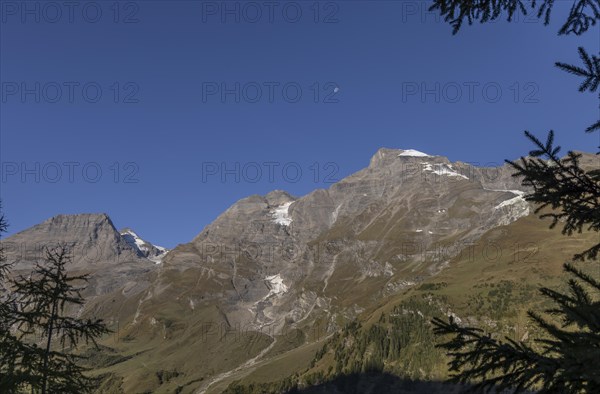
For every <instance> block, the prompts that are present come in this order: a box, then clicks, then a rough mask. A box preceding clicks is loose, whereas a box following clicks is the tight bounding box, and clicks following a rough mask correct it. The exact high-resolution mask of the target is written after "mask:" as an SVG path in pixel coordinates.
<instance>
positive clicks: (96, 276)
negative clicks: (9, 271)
mask: <svg viewBox="0 0 600 394" xmlns="http://www.w3.org/2000/svg"><path fill="white" fill-rule="evenodd" d="M60 245H65V246H67V247H68V248H69V249H70V252H71V259H72V261H71V264H69V265H68V266H67V268H68V269H69V270H70V271H73V272H81V273H83V272H85V273H89V274H90V275H91V278H90V283H89V285H88V288H87V291H86V294H87V295H88V296H96V295H102V294H106V293H109V292H111V291H115V290H116V289H118V288H120V287H121V286H125V285H127V284H128V283H129V282H132V281H139V282H140V283H144V282H145V283H146V286H147V285H149V282H148V281H147V279H145V275H146V274H148V273H149V272H151V271H152V270H153V269H154V268H153V267H152V262H150V261H149V260H148V259H146V258H144V257H143V256H140V255H139V254H138V250H136V249H134V248H133V247H132V246H131V245H130V244H129V243H128V242H127V240H126V239H124V238H123V237H122V236H121V234H119V232H118V231H117V230H116V229H115V227H114V225H113V223H112V221H111V220H110V218H109V217H108V215H106V214H79V215H57V216H54V217H52V218H50V219H48V220H46V221H45V222H43V223H40V224H38V225H36V226H33V227H31V228H29V229H27V230H24V231H21V232H19V233H17V234H14V235H13V236H11V237H8V238H6V239H4V240H2V246H3V248H4V252H5V255H6V258H7V261H9V262H13V263H14V269H15V271H16V272H20V273H26V272H28V271H30V270H31V269H32V268H33V267H34V266H35V264H36V263H38V262H43V260H44V258H45V254H46V252H45V251H46V248H48V249H52V248H55V247H58V246H60Z"/></svg>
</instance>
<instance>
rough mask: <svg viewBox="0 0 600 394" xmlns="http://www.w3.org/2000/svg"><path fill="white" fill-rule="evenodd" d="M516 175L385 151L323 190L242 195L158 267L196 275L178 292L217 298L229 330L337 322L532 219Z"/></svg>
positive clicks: (199, 299)
mask: <svg viewBox="0 0 600 394" xmlns="http://www.w3.org/2000/svg"><path fill="white" fill-rule="evenodd" d="M511 174H512V171H511V169H510V168H509V166H507V165H505V166H502V167H497V168H479V167H474V166H471V165H469V164H466V163H461V162H457V163H451V162H450V161H449V160H448V159H447V158H445V157H442V156H430V155H427V154H423V153H421V152H417V151H413V150H396V149H385V148H383V149H380V150H379V151H377V152H376V153H375V155H374V156H373V157H372V159H371V161H370V164H369V166H368V167H367V168H365V169H363V170H361V171H359V172H357V173H355V174H352V175H350V176H348V177H347V178H344V179H342V180H341V181H340V182H338V183H336V184H334V185H332V186H331V187H330V188H329V189H318V190H315V191H313V192H312V193H310V194H308V195H306V196H304V197H301V198H295V197H293V196H291V195H289V194H287V193H285V192H283V191H274V192H271V193H269V194H267V195H266V196H258V195H254V196H250V197H247V198H245V199H242V200H240V201H238V202H237V203H235V204H234V205H232V206H231V207H230V208H229V209H228V210H227V211H225V212H224V213H223V214H222V215H221V216H219V217H218V218H217V219H216V220H215V221H214V222H213V223H211V224H210V225H208V226H207V227H206V228H205V229H204V230H203V231H202V232H201V233H200V234H199V235H198V236H197V237H196V238H194V239H193V240H192V242H191V243H189V244H185V245H180V246H178V247H177V248H175V249H174V250H173V251H172V252H170V253H169V254H168V255H167V257H166V258H165V263H164V266H163V269H164V270H165V272H173V273H174V274H173V275H175V276H173V275H167V276H168V277H169V278H170V279H169V281H171V282H170V283H171V284H172V281H173V278H176V279H174V280H175V281H183V280H184V279H183V278H184V277H186V276H187V277H190V276H191V277H193V278H194V279H193V282H194V283H195V286H194V289H193V291H185V292H184V291H180V292H179V294H184V293H185V296H186V297H187V298H189V299H190V300H192V301H193V302H194V305H200V304H202V303H205V304H207V305H208V304H210V303H217V304H218V305H219V307H220V309H221V311H222V312H223V313H224V315H225V316H226V317H227V321H228V322H229V323H230V324H232V325H235V324H240V325H242V326H247V327H251V328H253V329H261V328H262V327H265V326H268V327H270V328H272V329H273V330H274V331H273V332H275V333H277V332H280V331H281V330H283V329H284V328H286V327H299V326H301V325H302V324H307V323H309V322H311V321H313V320H315V319H317V318H325V319H329V320H330V322H331V327H330V329H333V328H335V327H334V323H333V320H335V319H333V316H334V315H335V314H338V315H343V316H347V317H352V316H353V315H355V314H356V313H357V312H356V311H359V310H362V309H363V308H365V307H368V306H370V305H372V304H373V303H375V302H376V301H377V300H378V299H380V298H381V297H384V296H387V295H389V294H391V293H393V292H395V291H401V290H402V289H404V288H406V286H410V285H414V284H416V283H418V282H419V281H421V280H423V278H425V277H427V276H430V275H434V274H435V273H437V272H439V271H440V270H441V269H443V267H444V264H446V263H447V261H448V260H450V259H451V258H452V257H454V256H456V255H457V254H459V253H461V251H462V250H464V249H465V248H467V247H468V246H469V245H471V244H472V243H474V242H476V241H477V239H478V238H479V237H480V236H481V235H482V234H483V233H484V232H486V231H488V230H489V229H491V228H494V227H497V226H501V225H505V224H508V223H511V222H512V221H515V220H518V219H519V218H520V217H522V216H526V215H528V214H529V204H528V203H527V202H526V201H525V200H524V199H523V198H522V195H523V194H524V192H525V191H526V190H525V189H524V188H523V187H522V186H521V185H520V183H519V180H518V179H515V178H513V177H512V176H511ZM440 250H441V251H440ZM175 273H177V274H175ZM165 277H166V276H165V275H163V278H165ZM172 287H173V286H172V285H170V284H169V283H166V279H163V280H162V281H161V283H160V286H156V288H157V289H158V288H160V289H163V290H164V289H169V288H172ZM166 294H167V293H165V297H166ZM155 296H157V297H158V298H159V299H160V298H161V294H160V291H157V292H156V293H155ZM164 301H165V302H168V301H167V299H166V298H165V299H164ZM333 311H336V312H335V313H334V312H333Z"/></svg>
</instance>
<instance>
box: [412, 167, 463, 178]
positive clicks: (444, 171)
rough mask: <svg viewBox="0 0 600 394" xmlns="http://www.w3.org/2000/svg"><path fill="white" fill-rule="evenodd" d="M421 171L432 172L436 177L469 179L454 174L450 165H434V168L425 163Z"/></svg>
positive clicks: (456, 173)
mask: <svg viewBox="0 0 600 394" xmlns="http://www.w3.org/2000/svg"><path fill="white" fill-rule="evenodd" d="M423 170H425V171H430V172H433V173H434V174H436V175H446V176H456V177H461V178H465V179H469V177H467V176H465V175H463V174H459V173H458V172H456V171H455V170H454V168H453V167H452V165H450V164H435V167H434V166H432V165H431V164H430V163H427V164H425V166H424V167H423Z"/></svg>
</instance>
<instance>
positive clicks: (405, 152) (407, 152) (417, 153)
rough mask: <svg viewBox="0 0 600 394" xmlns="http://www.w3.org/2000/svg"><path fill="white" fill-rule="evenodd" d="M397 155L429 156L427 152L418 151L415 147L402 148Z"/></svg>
mask: <svg viewBox="0 0 600 394" xmlns="http://www.w3.org/2000/svg"><path fill="white" fill-rule="evenodd" d="M398 156H411V157H431V155H428V154H427V153H423V152H420V151H418V150H415V149H404V150H403V151H402V152H401V153H399V154H398Z"/></svg>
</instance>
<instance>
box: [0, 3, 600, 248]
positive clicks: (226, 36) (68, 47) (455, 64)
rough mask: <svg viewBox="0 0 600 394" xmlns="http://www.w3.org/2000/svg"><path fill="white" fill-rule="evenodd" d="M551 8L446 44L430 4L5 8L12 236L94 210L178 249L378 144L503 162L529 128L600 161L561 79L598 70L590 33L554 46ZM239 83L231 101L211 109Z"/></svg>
mask: <svg viewBox="0 0 600 394" xmlns="http://www.w3.org/2000/svg"><path fill="white" fill-rule="evenodd" d="M36 3H37V4H38V6H39V7H41V8H40V9H38V10H36V9H35V7H36ZM559 3H560V8H561V10H559V9H556V10H555V14H554V16H553V19H552V22H553V23H552V24H551V25H550V26H548V27H544V26H543V24H542V23H540V22H536V21H535V20H533V21H532V20H525V19H524V18H523V17H522V16H521V17H520V18H519V20H517V21H516V22H513V23H506V22H496V23H493V24H487V25H474V26H471V27H468V26H465V28H463V30H462V31H461V32H459V34H458V35H457V36H452V35H451V28H450V26H448V25H447V24H445V23H443V22H442V21H441V20H440V19H439V17H437V18H436V17H435V16H434V15H426V14H425V11H426V8H427V7H428V6H429V2H412V1H337V2H319V3H316V4H317V8H315V2H314V1H297V2H286V1H281V2H277V5H275V6H274V8H270V6H266V5H265V4H266V3H264V2H262V1H261V2H257V3H252V5H250V6H247V5H246V4H247V3H245V2H235V1H228V2H201V1H172V0H169V1H138V2H121V3H119V6H118V7H116V8H115V6H114V2H113V1H97V2H91V4H90V3H89V2H80V3H77V5H76V6H74V7H73V8H72V9H68V8H66V7H65V6H60V7H62V8H61V9H55V8H52V7H50V6H47V7H46V8H44V7H43V5H44V4H45V2H26V3H25V2H7V1H4V0H2V1H1V2H0V5H1V6H2V14H1V17H2V20H1V21H0V79H1V81H2V97H1V102H0V106H1V110H0V111H1V113H0V127H1V129H0V154H1V160H0V161H1V162H2V174H1V175H2V179H1V180H0V181H1V183H0V188H1V190H0V198H1V199H2V201H3V206H4V211H5V212H6V215H7V217H8V219H9V222H10V225H11V227H10V233H14V232H16V231H20V230H23V229H25V228H27V227H29V226H31V225H34V224H36V223H39V222H41V221H43V220H45V219H47V218H49V217H51V216H53V215H56V214H59V213H83V212H106V213H108V214H109V215H110V216H111V218H112V219H113V221H114V222H115V224H116V226H117V227H125V226H130V227H132V228H134V229H135V230H136V231H137V232H138V233H139V234H140V235H141V236H143V237H144V238H146V239H148V240H150V241H152V242H154V243H157V244H159V245H164V246H167V247H173V246H175V245H176V244H177V243H183V242H187V241H189V240H190V239H192V238H193V237H194V236H195V235H196V234H198V233H199V232H200V231H201V229H202V228H203V227H204V226H205V225H207V224H208V223H210V222H211V221H212V220H214V219H215V218H216V217H217V216H218V215H219V214H220V213H221V212H222V211H224V210H225V209H226V208H227V207H229V206H230V205H231V204H233V203H234V202H235V201H237V200H238V199H240V198H243V197H245V196H248V195H251V194H255V193H259V194H266V193H268V192H269V191H270V190H273V189H284V190H287V191H289V192H290V193H292V194H294V195H298V196H300V195H303V194H306V193H308V192H310V191H311V190H314V189H315V188H320V187H328V186H329V183H328V182H329V181H331V180H334V179H339V178H342V177H344V176H346V175H349V174H351V173H353V172H355V171H357V170H359V169H361V168H363V167H365V166H367V165H368V162H369V159H370V157H371V156H372V155H373V154H374V153H375V151H376V150H377V149H378V148H380V147H390V148H414V149H418V150H421V151H424V152H427V153H431V154H440V155H445V156H448V157H449V158H450V159H451V160H461V161H465V162H475V163H480V164H485V163H501V162H502V161H503V159H505V158H517V157H518V156H520V155H522V154H525V153H526V152H527V151H528V150H529V148H530V145H529V143H528V142H527V141H526V140H525V139H524V137H523V136H522V132H523V130H525V129H528V130H530V131H532V132H534V133H536V134H538V135H544V136H545V134H546V132H547V131H548V130H549V129H550V128H553V129H554V130H555V131H556V133H557V139H558V142H559V143H560V144H561V145H562V146H563V148H564V149H579V150H585V151H594V152H595V151H596V149H597V146H598V134H597V133H596V134H594V135H590V134H585V133H584V131H583V130H584V129H585V127H587V126H588V125H589V124H591V123H592V122H593V121H595V120H596V119H597V115H598V102H597V96H594V95H592V94H581V93H578V92H577V86H578V84H579V82H580V81H579V80H578V79H577V78H575V77H572V76H569V75H567V74H565V73H563V72H561V71H559V70H557V69H556V68H555V67H554V66H553V64H554V62H555V61H557V60H560V61H566V62H577V61H578V58H577V52H576V49H577V47H578V46H580V45H583V46H585V47H586V48H588V49H589V50H590V51H592V52H596V53H597V51H598V46H599V43H600V39H599V35H598V33H599V30H598V28H596V29H595V30H594V31H592V32H588V33H587V34H586V35H585V36H583V37H564V36H563V37H558V36H557V34H556V33H557V31H558V29H559V21H562V19H563V18H562V17H561V16H564V11H565V10H566V9H567V7H570V4H571V2H568V1H566V2H559ZM23 4H27V5H28V7H30V8H29V9H21V8H22V7H24V5H23ZM54 4H62V2H59V3H54ZM257 5H258V7H257ZM15 7H16V8H15ZM20 7H21V8H20ZM224 7H228V8H227V9H225V8H224ZM236 7H239V8H238V9H236ZM317 9H318V11H319V12H318V13H317V12H316V10H317ZM227 10H233V11H232V13H228V12H227ZM299 10H300V11H301V12H302V14H301V15H299V14H298V13H297V12H298V11H299ZM99 11H100V12H101V15H100V14H97V13H98V12H99ZM559 11H560V12H559ZM258 12H260V13H261V14H258ZM36 18H38V20H39V21H36ZM223 18H224V20H223ZM236 18H239V22H237V21H236ZM115 21H116V22H115ZM315 21H317V22H318V23H315ZM124 22H133V23H124ZM325 22H330V23H325ZM36 82H37V83H39V88H37V87H36V85H35V84H36ZM236 83H239V96H240V97H239V102H236V97H235V93H227V92H225V93H226V94H225V95H224V97H222V96H221V93H223V92H222V87H224V88H225V89H229V90H233V91H235V88H236ZM315 83H316V85H315ZM222 84H223V85H222ZM436 84H437V85H436ZM84 86H85V90H84ZM284 86H286V89H285V90H284V88H283V87H284ZM57 87H58V88H59V89H60V91H59V90H58V89H57ZM257 87H259V88H260V89H261V92H262V95H261V96H258V95H257V93H258V90H257ZM484 87H485V89H484ZM271 89H272V90H271ZM298 89H300V91H301V96H297V92H298ZM423 89H425V90H426V91H423ZM28 90H29V91H28ZM36 90H37V91H36ZM317 91H318V92H319V94H318V95H315V92H317ZM98 92H101V94H102V95H101V97H97V94H98ZM70 93H72V96H71V95H70ZM270 93H272V96H271V97H270ZM422 93H424V95H423V94H422ZM436 93H437V94H438V95H439V97H436ZM36 94H37V95H39V97H36ZM498 94H501V96H498ZM36 101H39V102H36ZM115 101H116V102H115ZM125 101H127V102H125ZM315 101H317V102H315ZM325 101H337V102H325ZM269 163H271V164H269ZM223 164H224V166H225V167H226V168H227V169H229V170H232V171H233V173H237V176H239V182H237V181H236V179H235V177H236V174H233V173H223V172H222V170H223V167H222V166H223ZM236 166H239V167H236ZM257 167H259V168H260V170H261V171H262V174H258V173H257ZM284 168H285V171H284ZM298 168H299V169H301V170H302V174H301V175H297V173H296V171H297V170H298ZM317 168H318V169H319V171H317ZM269 169H272V171H273V172H272V178H270V177H269V172H270V171H269ZM98 170H100V171H102V173H101V174H98V173H97V171H98ZM59 171H60V173H59ZM215 172H216V174H214V173H215ZM332 174H333V176H329V175H332ZM221 175H224V176H225V179H224V182H223V180H222V179H221ZM36 176H37V177H39V179H36ZM94 181H95V182H94ZM129 181H137V182H129ZM255 181H256V182H255Z"/></svg>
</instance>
